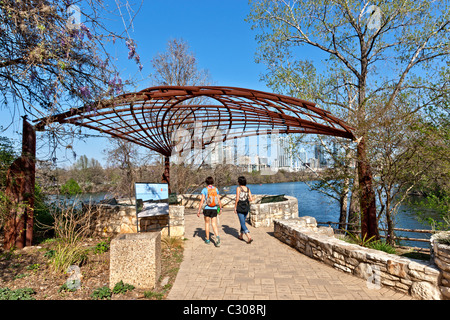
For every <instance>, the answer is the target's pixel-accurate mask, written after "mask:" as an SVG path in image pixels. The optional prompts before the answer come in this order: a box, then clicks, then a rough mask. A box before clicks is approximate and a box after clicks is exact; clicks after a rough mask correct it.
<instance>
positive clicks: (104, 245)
mask: <svg viewBox="0 0 450 320" xmlns="http://www.w3.org/2000/svg"><path fill="white" fill-rule="evenodd" d="M108 250H109V242H108V241H101V242H99V243H97V245H96V246H95V248H94V253H96V254H101V253H105V252H107V251H108Z"/></svg>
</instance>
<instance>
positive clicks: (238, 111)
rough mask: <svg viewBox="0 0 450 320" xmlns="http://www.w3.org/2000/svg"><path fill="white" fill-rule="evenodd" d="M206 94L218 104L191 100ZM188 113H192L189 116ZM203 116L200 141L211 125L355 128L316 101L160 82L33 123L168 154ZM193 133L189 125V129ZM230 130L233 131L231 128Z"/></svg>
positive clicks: (310, 130) (322, 130)
mask: <svg viewBox="0 0 450 320" xmlns="http://www.w3.org/2000/svg"><path fill="white" fill-rule="evenodd" d="M199 97H208V98H210V99H209V100H212V101H217V102H218V103H217V104H208V103H205V104H201V103H197V104H195V105H192V104H189V100H192V99H194V98H199ZM191 115H192V116H191ZM195 121H201V130H202V132H201V137H196V138H197V139H200V141H201V143H202V147H203V148H204V147H205V146H206V145H207V144H208V143H211V141H209V142H208V141H204V135H205V132H206V131H207V130H208V129H209V128H216V129H219V130H218V131H220V132H221V137H220V139H221V140H222V141H225V140H229V139H234V138H239V137H244V136H252V135H258V134H260V132H261V131H262V130H265V131H266V133H268V134H270V133H271V132H273V131H275V130H276V131H277V132H278V133H280V134H282V133H307V134H322V135H332V136H338V137H343V138H348V139H355V136H354V135H353V132H352V130H353V128H351V127H350V126H348V125H347V124H346V123H345V122H344V121H342V120H340V119H338V118H336V117H334V116H333V115H332V114H331V113H330V112H328V111H326V110H323V109H320V108H317V107H316V106H315V104H314V103H312V102H309V101H305V100H302V99H297V98H293V97H288V96H284V95H279V94H273V93H267V92H263V91H257V90H251V89H244V88H236V87H220V86H181V87H179V86H158V87H150V88H147V89H144V90H141V91H138V92H133V93H125V94H122V95H119V96H117V97H115V98H113V99H110V100H103V101H99V102H96V103H94V104H92V105H90V106H85V107H81V108H78V109H71V110H69V111H67V112H65V113H61V114H58V115H54V116H50V117H46V118H42V119H38V120H36V121H35V122H37V124H36V127H37V128H43V127H45V126H46V125H48V124H50V123H52V122H58V123H61V124H62V123H71V124H74V125H77V126H82V127H86V128H89V129H94V130H97V131H100V132H102V133H106V134H109V135H111V136H114V137H117V138H121V139H125V140H128V141H131V142H134V143H137V144H138V145H141V146H144V147H146V148H149V149H151V150H154V151H156V152H158V153H160V154H162V155H164V156H166V157H170V156H171V155H172V152H173V149H174V141H173V134H174V132H175V131H176V130H177V129H179V128H187V129H192V128H193V127H194V126H195ZM191 131H192V133H191V135H192V137H193V134H194V133H193V131H194V130H191ZM231 131H234V132H231Z"/></svg>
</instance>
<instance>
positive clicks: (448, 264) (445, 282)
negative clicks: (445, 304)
mask: <svg viewBox="0 0 450 320" xmlns="http://www.w3.org/2000/svg"><path fill="white" fill-rule="evenodd" d="M441 237H450V231H447V232H440V233H437V234H434V235H432V236H431V240H430V243H431V261H432V262H434V263H435V264H436V265H437V266H438V268H439V270H440V271H441V279H440V283H439V288H440V290H441V293H442V295H443V296H444V297H445V298H446V299H447V300H450V245H447V244H443V243H440V242H439V238H441Z"/></svg>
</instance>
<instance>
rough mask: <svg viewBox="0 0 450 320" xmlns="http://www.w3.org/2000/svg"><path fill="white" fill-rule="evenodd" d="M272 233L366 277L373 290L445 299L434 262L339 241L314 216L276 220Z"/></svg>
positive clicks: (323, 259)
mask: <svg viewBox="0 0 450 320" xmlns="http://www.w3.org/2000/svg"><path fill="white" fill-rule="evenodd" d="M274 235H275V237H276V238H278V239H279V240H281V241H283V242H285V243H287V244H288V245H290V246H292V247H294V248H295V249H297V250H298V251H299V252H301V253H303V254H305V255H307V256H309V257H311V258H313V259H316V260H319V261H321V262H324V263H326V264H328V265H330V266H332V267H333V268H336V269H338V270H341V271H343V272H347V273H351V274H353V275H355V276H357V277H360V278H363V279H365V280H367V285H368V287H369V288H372V289H374V290H377V289H380V288H381V287H382V286H385V287H389V288H392V289H394V290H398V291H401V292H405V293H408V294H410V295H412V296H413V297H416V298H419V299H424V300H440V299H445V298H446V297H445V296H444V295H443V294H442V293H441V290H440V286H439V284H440V278H441V274H440V270H439V269H438V268H437V267H436V266H435V265H434V264H433V263H426V262H422V261H419V260H413V259H408V258H404V257H400V256H397V255H394V254H388V253H385V252H382V251H378V250H374V249H369V248H365V247H361V246H358V245H355V244H350V243H347V242H345V241H342V240H339V239H337V238H335V237H334V236H333V235H332V233H331V232H330V230H326V229H324V228H318V227H317V223H316V221H315V219H314V218H313V217H301V218H296V219H290V220H275V221H274Z"/></svg>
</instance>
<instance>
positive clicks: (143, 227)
mask: <svg viewBox="0 0 450 320" xmlns="http://www.w3.org/2000/svg"><path fill="white" fill-rule="evenodd" d="M91 215H92V219H91V222H90V225H91V232H92V235H93V236H102V237H110V236H114V235H117V234H123V233H136V232H137V225H136V222H137V220H136V219H137V218H136V206H135V205H132V204H124V203H119V204H118V205H109V204H98V205H95V206H92V208H91ZM139 231H144V232H150V231H161V235H162V236H165V235H170V236H171V237H181V238H182V237H184V232H185V229H184V207H182V206H176V205H170V206H169V215H158V216H151V217H144V218H139Z"/></svg>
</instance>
